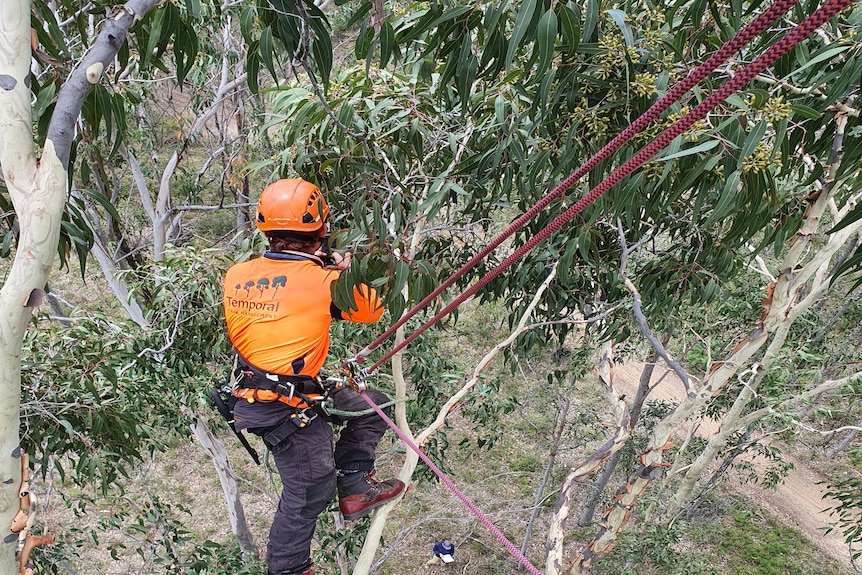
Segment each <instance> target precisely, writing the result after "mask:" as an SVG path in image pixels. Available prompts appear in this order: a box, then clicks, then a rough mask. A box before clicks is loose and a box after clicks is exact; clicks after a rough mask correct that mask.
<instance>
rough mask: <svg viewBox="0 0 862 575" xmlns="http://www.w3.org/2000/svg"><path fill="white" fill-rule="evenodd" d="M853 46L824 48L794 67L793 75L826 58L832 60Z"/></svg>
mask: <svg viewBox="0 0 862 575" xmlns="http://www.w3.org/2000/svg"><path fill="white" fill-rule="evenodd" d="M850 48H851V45H850V44H845V45H843V46H831V47H826V48H824V49H823V50H822V51H821V52H819V53H818V54H817V55H816V56H814V57H813V58H811V59H810V60H808V62H806V63H804V64H803V65H801V66H799V67H798V68H794V69H793V73H792V74H791V75H797V74H800V73H802V71H803V70H806V69H808V68H810V67H811V66H815V65H817V64H819V63H820V62H823V61H824V60H831V59H832V58H834V57H835V56H837V55H838V54H840V53H841V52H846V51H847V50H849V49H850Z"/></svg>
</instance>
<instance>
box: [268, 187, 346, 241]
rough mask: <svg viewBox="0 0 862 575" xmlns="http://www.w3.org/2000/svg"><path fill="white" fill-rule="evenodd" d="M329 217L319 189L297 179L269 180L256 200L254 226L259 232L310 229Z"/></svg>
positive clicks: (320, 224)
mask: <svg viewBox="0 0 862 575" xmlns="http://www.w3.org/2000/svg"><path fill="white" fill-rule="evenodd" d="M328 218H329V206H328V205H327V204H326V199H324V197H323V192H321V191H320V188H318V187H317V186H315V185H314V184H312V183H311V182H306V181H305V180H301V179H298V178H291V179H283V180H278V181H276V182H273V183H271V184H270V185H268V186H267V187H266V188H264V190H263V192H262V193H261V194H260V200H258V202H257V217H256V218H255V220H256V222H257V229H259V230H260V231H262V232H272V231H292V232H314V231H317V230H319V229H321V228H322V227H323V226H324V224H325V223H326V220H327V219H328Z"/></svg>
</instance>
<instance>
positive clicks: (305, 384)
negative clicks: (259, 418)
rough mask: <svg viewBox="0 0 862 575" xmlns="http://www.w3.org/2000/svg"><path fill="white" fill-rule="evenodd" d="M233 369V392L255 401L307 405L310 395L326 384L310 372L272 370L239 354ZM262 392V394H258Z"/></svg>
mask: <svg viewBox="0 0 862 575" xmlns="http://www.w3.org/2000/svg"><path fill="white" fill-rule="evenodd" d="M235 365H236V367H235V368H234V372H233V376H234V380H233V388H234V395H236V396H238V397H245V398H246V399H249V401H252V400H261V401H271V400H274V399H278V400H279V401H282V402H283V403H286V404H288V405H290V406H293V407H300V408H302V407H308V402H307V401H305V400H307V399H308V396H315V395H317V396H320V395H323V394H324V389H323V386H322V385H321V384H320V382H319V381H318V379H317V378H314V377H312V376H310V375H304V374H303V375H284V374H278V373H269V372H266V371H264V370H262V369H260V368H259V367H257V366H255V365H252V364H250V363H249V362H248V361H245V358H243V357H242V356H239V355H238V357H237V362H236V364H235ZM259 392H260V393H259Z"/></svg>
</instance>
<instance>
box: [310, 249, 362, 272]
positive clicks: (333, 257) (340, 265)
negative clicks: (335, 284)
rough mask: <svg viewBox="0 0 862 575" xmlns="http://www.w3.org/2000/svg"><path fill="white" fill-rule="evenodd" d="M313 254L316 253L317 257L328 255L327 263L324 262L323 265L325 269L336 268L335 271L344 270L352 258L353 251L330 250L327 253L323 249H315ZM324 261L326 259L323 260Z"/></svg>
mask: <svg viewBox="0 0 862 575" xmlns="http://www.w3.org/2000/svg"><path fill="white" fill-rule="evenodd" d="M314 255H316V256H317V257H319V258H326V257H327V256H328V258H329V263H325V264H324V266H323V267H324V268H325V269H328V270H337V271H342V272H343V271H344V270H346V269H347V268H348V267H350V262H351V260H353V253H352V252H344V253H339V252H330V253H328V254H327V253H326V252H324V251H323V250H317V251H316V252H314ZM324 261H326V260H324ZM332 262H335V263H332Z"/></svg>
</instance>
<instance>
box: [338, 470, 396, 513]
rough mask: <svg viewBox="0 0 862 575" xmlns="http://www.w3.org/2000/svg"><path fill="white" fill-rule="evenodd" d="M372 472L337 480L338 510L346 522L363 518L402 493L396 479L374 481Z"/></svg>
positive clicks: (357, 473)
mask: <svg viewBox="0 0 862 575" xmlns="http://www.w3.org/2000/svg"><path fill="white" fill-rule="evenodd" d="M373 475H374V470H372V471H358V472H356V473H350V474H348V475H344V476H341V477H339V478H338V508H339V509H340V510H341V514H342V515H343V516H344V519H345V520H346V521H353V520H354V519H359V518H360V517H365V516H366V515H368V514H369V513H371V511H373V510H374V509H377V508H378V507H380V506H381V505H384V504H386V503H388V502H390V501H392V500H393V499H395V498H396V497H398V496H399V495H400V494H401V492H402V491H404V483H403V482H402V481H400V480H398V479H387V480H386V481H376V480H375V479H374V478H373V477H372V476H373Z"/></svg>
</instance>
